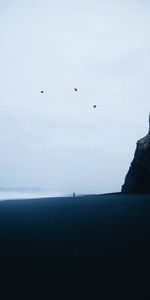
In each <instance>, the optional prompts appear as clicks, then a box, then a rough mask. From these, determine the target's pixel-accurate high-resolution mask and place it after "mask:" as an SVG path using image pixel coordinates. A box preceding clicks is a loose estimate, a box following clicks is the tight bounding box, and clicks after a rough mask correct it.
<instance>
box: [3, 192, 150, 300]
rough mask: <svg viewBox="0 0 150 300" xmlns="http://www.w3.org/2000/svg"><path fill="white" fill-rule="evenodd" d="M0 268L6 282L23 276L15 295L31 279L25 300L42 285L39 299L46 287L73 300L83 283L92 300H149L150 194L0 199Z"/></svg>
mask: <svg viewBox="0 0 150 300" xmlns="http://www.w3.org/2000/svg"><path fill="white" fill-rule="evenodd" d="M0 266H1V268H0V270H1V275H3V278H7V282H8V278H9V279H10V278H11V280H10V281H9V284H10V282H13V285H14V281H12V280H13V278H16V277H15V276H18V274H19V276H18V277H19V278H20V283H18V281H17V286H18V291H19V290H20V289H21V291H22V288H23V287H22V284H23V285H24V284H25V283H26V284H27V281H28V280H29V278H30V284H31V286H32V294H30V293H29V294H28V298H26V296H24V295H26V289H25V288H24V289H23V291H24V292H23V294H22V298H21V299H36V296H35V295H36V292H37V291H38V292H37V293H38V295H40V294H39V290H38V288H39V286H40V284H42V280H43V284H44V285H46V286H45V288H41V296H40V297H41V298H40V299H46V298H45V297H44V296H43V297H44V298H42V295H44V292H45V293H47V288H46V287H49V288H48V291H49V292H50V293H51V291H52V288H54V287H55V292H56V294H57V292H58V291H59V292H60V291H61V289H64V288H65V287H66V288H67V290H68V291H70V293H72V294H71V295H72V296H70V299H72V298H73V296H74V292H75V291H76V289H77V287H78V288H79V286H80V288H81V289H82V293H83V295H84V296H85V295H86V294H88V293H89V292H90V291H91V293H93V295H97V298H95V296H93V299H112V298H114V297H118V298H120V299H124V298H125V299H131V298H132V299H137V297H138V296H139V297H143V298H142V299H148V298H149V294H150V292H149V279H150V195H123V194H119V193H118V194H107V195H93V196H92V195H89V196H82V197H76V198H71V197H66V198H46V199H34V200H10V201H1V202H0ZM18 277H17V280H18ZM33 286H34V288H33ZM41 286H43V285H41ZM13 287H14V286H13ZM21 287H22V288H21ZM73 291H74V292H73ZM21 293H22V292H21ZM56 294H55V295H56ZM140 295H141V296H140ZM34 296H35V298H34ZM80 296H81V294H78V299H83V298H84V296H83V297H80ZM23 297H25V298H23ZM30 297H31V298H30ZM85 297H86V296H85ZM144 297H146V298H144ZM47 299H50V297H48V298H47ZM52 299H56V298H52Z"/></svg>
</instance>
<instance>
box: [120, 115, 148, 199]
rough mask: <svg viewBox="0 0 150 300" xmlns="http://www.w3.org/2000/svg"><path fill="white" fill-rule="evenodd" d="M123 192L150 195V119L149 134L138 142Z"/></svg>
mask: <svg viewBox="0 0 150 300" xmlns="http://www.w3.org/2000/svg"><path fill="white" fill-rule="evenodd" d="M121 191H122V193H150V117H149V132H148V134H147V135H146V136H145V137H144V138H142V139H140V140H139V141H138V142H137V147H136V150H135V154H134V159H133V161H132V163H131V166H130V168H129V171H128V173H127V175H126V178H125V183H124V185H123V186H122V190H121Z"/></svg>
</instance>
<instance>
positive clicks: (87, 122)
mask: <svg viewBox="0 0 150 300" xmlns="http://www.w3.org/2000/svg"><path fill="white" fill-rule="evenodd" d="M149 37H150V2H149V1H148V0H142V1H139V0H136V1H134V0H130V1H128V0H126V1H117V0H111V1H109V0H86V1H85V0H76V1H75V0H74V1H73V0H72V1H67V0H61V1H60V0H55V1H53V0H52V1H51V0H13V1H11V0H0V39H1V46H0V92H1V95H0V186H1V187H24V186H26V187H32V186H33V187H42V188H44V187H45V188H49V189H52V190H55V191H58V192H61V191H62V192H63V193H66V194H68V193H72V192H73V191H76V193H105V192H106V193H107V192H117V191H120V189H121V186H122V184H123V182H124V178H125V175H126V173H127V171H128V168H129V166H130V163H131V161H132V159H133V155H134V151H135V147H136V142H137V140H138V139H139V138H141V137H143V136H144V135H146V134H147V132H148V115H149V112H150V84H149V81H150V38H149ZM74 87H77V88H78V91H77V92H75V91H74ZM41 90H44V93H43V94H41V93H40V91H41ZM94 104H96V109H93V105H94Z"/></svg>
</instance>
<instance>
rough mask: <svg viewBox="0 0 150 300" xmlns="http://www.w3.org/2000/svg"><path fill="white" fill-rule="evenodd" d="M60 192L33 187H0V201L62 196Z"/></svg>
mask: <svg viewBox="0 0 150 300" xmlns="http://www.w3.org/2000/svg"><path fill="white" fill-rule="evenodd" d="M62 196H64V194H63V193H62V192H57V191H53V190H50V189H35V188H33V189H32V188H0V201H2V200H13V199H16V200H17V199H18V200H19V199H34V198H45V197H62Z"/></svg>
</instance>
